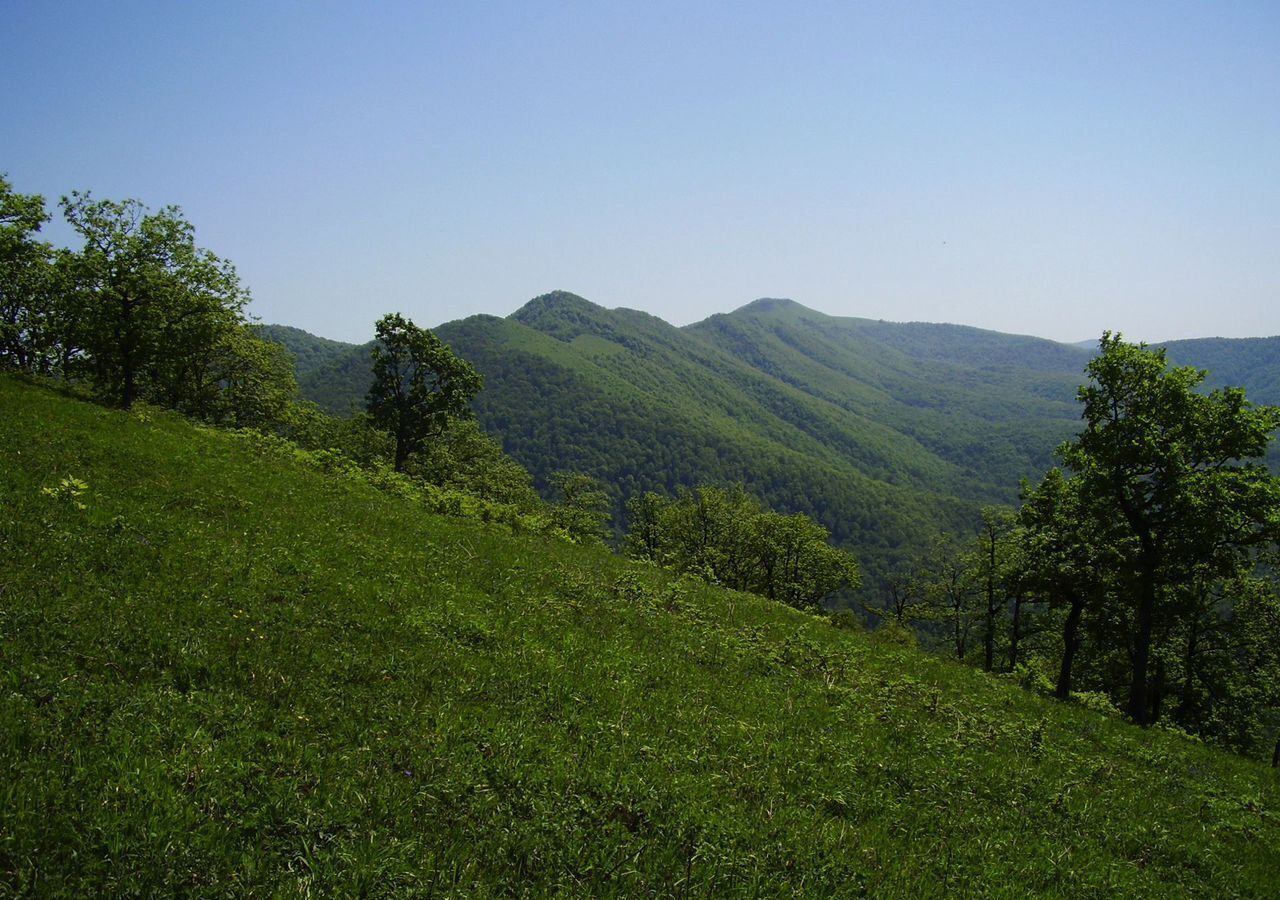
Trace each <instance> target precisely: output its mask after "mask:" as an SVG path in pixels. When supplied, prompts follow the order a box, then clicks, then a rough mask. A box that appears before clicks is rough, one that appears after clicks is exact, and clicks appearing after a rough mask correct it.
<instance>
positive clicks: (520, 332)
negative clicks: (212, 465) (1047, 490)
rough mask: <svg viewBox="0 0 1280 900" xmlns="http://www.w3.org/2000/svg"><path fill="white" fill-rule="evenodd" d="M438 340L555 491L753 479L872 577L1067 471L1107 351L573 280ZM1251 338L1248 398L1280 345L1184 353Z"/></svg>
mask: <svg viewBox="0 0 1280 900" xmlns="http://www.w3.org/2000/svg"><path fill="white" fill-rule="evenodd" d="M437 332H438V333H439V334H440V336H441V337H442V338H443V339H444V340H445V341H446V342H447V343H449V344H450V345H451V346H452V347H453V348H454V350H455V351H457V352H458V353H459V354H460V355H462V356H463V357H465V358H467V359H469V360H470V361H471V362H472V363H473V364H474V365H475V366H476V367H477V369H479V370H480V371H481V372H483V373H484V375H485V378H486V389H485V390H484V391H483V392H482V393H481V394H480V395H479V396H478V397H477V398H476V400H475V409H476V413H477V416H478V417H479V420H480V422H481V423H482V425H483V426H484V427H485V428H486V429H487V430H488V431H489V432H490V433H492V434H494V435H495V436H496V437H498V438H499V440H500V441H501V442H502V443H503V446H504V448H505V449H506V450H507V451H508V452H509V453H511V455H512V456H514V457H515V458H516V459H517V460H519V461H520V462H521V463H522V464H523V465H524V466H525V467H526V468H528V469H529V470H530V471H531V472H532V473H533V475H534V477H535V480H536V482H537V484H538V486H539V488H540V489H542V490H544V491H546V489H547V487H548V485H549V483H550V478H551V475H552V474H553V473H554V472H555V471H557V470H561V469H569V470H576V471H582V472H586V473H588V474H591V475H594V476H596V477H598V478H600V479H601V480H602V481H603V482H604V483H605V485H606V487H607V489H608V490H609V491H610V492H611V496H612V498H613V501H614V504H615V516H616V517H617V518H618V520H619V522H621V519H622V517H623V515H624V510H623V508H622V503H623V501H624V500H625V499H626V498H628V497H632V496H635V495H636V494H638V493H641V492H643V491H646V490H659V491H663V492H668V493H669V492H672V491H674V490H675V489H676V488H678V487H680V486H692V485H695V484H700V483H707V482H717V481H719V482H737V481H740V482H743V483H744V484H746V485H747V487H748V488H749V489H750V490H751V491H752V492H754V493H755V494H757V495H758V496H760V497H761V498H762V499H763V500H764V501H765V502H766V503H767V504H768V505H769V506H770V507H772V508H774V509H778V510H782V511H797V512H803V513H806V514H808V515H810V516H812V517H814V518H816V519H817V520H818V521H820V522H822V523H823V524H824V525H825V526H826V527H827V528H828V529H830V530H831V532H832V534H833V536H834V537H835V539H836V540H837V541H838V542H840V543H841V544H842V545H843V546H846V547H848V548H850V549H852V550H854V551H855V552H856V553H858V554H859V556H860V557H861V558H862V559H863V561H864V563H865V565H866V569H867V573H868V575H869V576H870V578H871V582H872V583H873V584H874V583H876V582H877V581H878V580H879V579H880V578H881V577H882V575H883V574H884V573H885V572H887V571H888V570H889V569H890V568H892V566H893V565H894V564H895V563H898V562H901V561H902V560H903V559H905V558H906V557H907V556H908V555H910V554H911V553H914V552H918V551H920V550H921V549H922V548H923V547H924V546H925V545H926V543H927V541H928V538H929V536H930V535H932V534H934V533H937V532H939V531H946V530H951V531H962V532H966V533H967V532H968V531H969V530H970V529H971V528H972V527H973V525H974V523H976V521H977V518H978V510H979V508H980V507H981V506H982V505H984V504H988V503H1011V502H1013V501H1014V500H1015V499H1016V496H1017V490H1018V484H1019V481H1020V479H1021V478H1023V477H1035V476H1038V475H1039V474H1040V473H1042V472H1043V471H1044V470H1045V469H1046V468H1047V467H1048V466H1049V465H1051V464H1052V461H1053V450H1054V448H1055V447H1056V446H1057V445H1058V444H1059V443H1061V442H1062V441H1063V440H1065V439H1066V438H1067V437H1069V436H1070V435H1071V434H1073V433H1074V432H1075V430H1076V429H1077V428H1078V425H1079V409H1078V406H1077V404H1076V401H1075V390H1076V387H1077V386H1078V385H1079V384H1080V383H1081V381H1082V379H1083V374H1082V373H1083V369H1084V365H1085V363H1086V362H1087V361H1088V359H1089V358H1090V356H1091V353H1092V351H1090V350H1087V349H1084V348H1080V347H1074V346H1068V345H1064V344H1058V343H1055V342H1052V341H1046V340H1042V339H1039V338H1033V337H1022V336H1016V335H1006V334H1001V333H998V332H991V331H984V330H981V329H976V328H968V327H964V326H958V325H932V324H924V323H908V324H902V323H892V322H884V321H877V320H871V319H852V318H838V317H832V316H826V315H823V314H821V313H818V312H815V311H813V310H810V309H807V308H805V307H803V306H801V305H800V304H797V303H794V302H792V301H789V300H759V301H756V302H754V303H751V304H748V305H747V306H745V307H743V308H741V309H739V310H737V311H735V312H733V313H728V314H724V315H717V316H713V317H711V318H710V319H707V320H706V321H704V322H700V323H697V324H695V325H691V326H688V327H686V328H676V327H674V326H671V325H669V324H667V323H666V322H664V321H662V320H660V319H657V318H655V317H653V316H650V315H647V314H645V313H641V312H637V311H634V310H624V309H619V310H607V309H604V308H602V307H600V306H597V305H596V304H593V303H590V302H589V301H587V300H584V299H582V298H580V297H576V296H574V295H572V294H567V293H564V292H556V293H552V294H548V295H545V296H542V297H538V298H536V299H534V300H532V301H530V302H529V303H528V304H526V305H525V306H524V307H522V308H521V309H520V310H518V311H517V312H515V313H514V314H512V315H511V316H510V317H508V318H505V319H501V318H497V317H493V316H474V317H472V318H469V319H466V320H461V321H458V322H451V323H448V324H446V325H444V326H441V327H440V328H439V329H437ZM276 338H277V339H279V340H281V341H282V342H284V343H286V344H287V345H291V342H292V340H293V336H292V335H290V334H284V333H277V334H276ZM1245 343H1248V346H1249V354H1248V357H1247V358H1248V360H1249V362H1248V364H1243V365H1237V366H1234V367H1230V366H1228V367H1224V370H1223V371H1221V372H1216V371H1215V377H1216V378H1218V379H1219V380H1225V381H1226V382H1227V383H1232V384H1243V385H1244V386H1246V387H1247V388H1249V389H1250V392H1251V394H1250V395H1251V396H1252V395H1253V394H1252V391H1253V385H1254V383H1257V384H1258V385H1259V388H1260V390H1262V391H1264V392H1265V390H1267V386H1268V385H1269V384H1271V383H1272V382H1274V381H1275V380H1276V373H1280V341H1277V340H1276V339H1268V340H1266V341H1259V342H1256V344H1255V343H1252V342H1226V343H1225V344H1224V345H1222V347H1221V348H1220V347H1219V344H1218V342H1215V341H1187V342H1180V343H1179V344H1178V345H1176V348H1175V349H1174V350H1173V351H1171V352H1172V353H1173V360H1174V361H1175V362H1179V363H1181V362H1191V363H1193V364H1208V363H1210V362H1219V361H1220V360H1221V358H1222V356H1223V354H1224V353H1226V352H1228V351H1227V349H1226V348H1232V347H1235V346H1236V345H1237V344H1245ZM302 350H303V352H305V353H310V351H311V347H310V346H309V345H308V344H306V343H305V342H304V343H303V344H302ZM1202 359H1203V360H1204V361H1205V362H1204V363H1201V362H1200V360H1202ZM368 360H369V347H368V346H367V345H362V346H359V347H357V346H354V345H350V344H347V345H341V346H340V347H338V348H333V349H332V357H331V359H330V361H329V363H328V364H327V365H324V366H318V367H316V368H314V369H313V370H311V371H309V372H303V371H301V370H300V374H299V380H300V386H301V390H302V392H303V395H304V396H306V397H308V398H310V399H312V400H315V401H316V402H318V403H320V404H321V405H322V406H323V407H325V408H327V409H329V410H331V411H333V412H337V413H346V412H349V411H350V410H351V409H352V408H353V406H356V407H358V406H360V405H361V404H362V403H363V397H364V392H365V391H366V390H367V388H368V384H369V362H368ZM1213 383H1217V382H1213ZM1265 396H1266V395H1265V393H1264V394H1262V395H1261V397H1263V398H1265Z"/></svg>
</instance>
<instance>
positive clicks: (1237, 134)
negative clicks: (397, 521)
mask: <svg viewBox="0 0 1280 900" xmlns="http://www.w3.org/2000/svg"><path fill="white" fill-rule="evenodd" d="M0 84H3V85H4V90H3V91H2V92H0V173H7V175H8V178H9V180H10V181H11V182H12V184H13V187H14V189H15V190H17V191H20V192H23V193H41V194H44V195H45V196H46V197H48V198H49V201H50V204H51V206H53V205H56V198H58V197H59V196H60V195H62V194H65V193H67V192H69V191H71V190H86V189H87V190H91V191H92V192H93V194H94V195H95V196H97V197H102V198H110V199H123V198H126V197H131V198H136V199H138V200H141V201H143V202H144V203H147V204H148V205H150V206H152V207H160V206H164V205H168V204H177V205H179V206H180V207H182V209H183V211H184V213H185V215H186V217H187V218H188V220H189V221H191V222H192V223H193V224H194V226H195V228H196V238H197V243H198V244H200V245H201V246H202V247H205V248H207V249H209V250H212V251H213V252H215V253H217V254H218V255H220V256H223V257H225V258H228V259H230V260H232V261H233V262H234V263H235V265H236V267H237V269H238V271H239V273H240V277H241V279H242V281H243V282H244V283H245V284H246V285H247V286H248V287H249V289H250V290H251V291H252V293H253V297H254V299H253V303H252V305H251V307H250V310H251V312H252V313H253V314H255V315H256V316H258V317H259V318H261V319H262V320H263V321H266V322H279V323H284V324H290V325H296V326H298V327H301V328H305V329H307V330H308V331H311V332H314V333H317V334H320V335H323V336H326V337H332V338H337V339H342V340H349V341H363V340H366V339H368V338H369V337H371V336H372V332H373V322H374V321H375V320H376V319H377V318H378V317H379V316H381V315H382V314H384V313H386V312H391V311H400V312H403V313H404V314H405V315H407V316H409V317H410V318H412V319H413V320H414V321H416V322H417V323H418V324H420V325H424V326H427V327H434V326H435V325H438V324H440V323H442V322H445V321H449V320H451V319H455V318H459V317H462V316H467V315H472V314H475V313H490V314H494V315H506V314H508V313H510V312H512V311H513V310H515V309H516V308H518V307H519V306H521V305H522V304H523V303H524V302H526V301H527V300H528V299H530V298H531V297H534V296H536V295H538V294H542V293H545V292H547V291H551V290H557V289H561V290H568V291H572V292H574V293H577V294H580V295H582V296H584V297H586V298H587V299H589V300H592V301H594V302H596V303H599V304H601V305H603V306H607V307H617V306H624V307H630V308H634V309H642V310H645V311H647V312H650V313H653V314H654V315H658V316H661V317H663V318H664V319H667V320H668V321H671V322H673V323H675V324H686V323H689V322H693V321H697V320H699V319H702V318H705V317H706V316H709V315H712V314H714V313H717V312H728V311H730V310H732V309H735V308H737V307H739V306H741V305H743V304H745V303H748V302H750V301H751V300H753V299H756V298H758V297H789V298H791V299H794V300H796V301H798V302H800V303H803V304H804V305H806V306H809V307H812V308H814V309H818V310H821V311H823V312H826V313H830V314H832V315H849V316H861V317H867V318H875V319H888V320H894V321H935V322H938V321H944V322H957V323H961V324H965V325H975V326H979V327H983V328H992V329H996V330H1000V331H1006V332H1014V333H1023V334H1035V335H1040V336H1043V337H1049V338H1054V339H1057V340H1064V341H1078V340H1083V339H1089V338H1095V339H1096V337H1097V336H1098V335H1099V334H1100V333H1101V332H1102V331H1103V330H1104V329H1110V330H1118V331H1121V332H1123V333H1124V335H1125V336H1126V337H1127V338H1130V339H1135V340H1136V339H1141V340H1147V341H1161V340H1168V339H1175V338H1185V337H1200V336H1210V335H1224V336H1231V337H1243V336H1260V335H1274V334H1278V333H1280V3H1276V2H1275V0H1264V2H1257V3H1250V2H1230V3H1223V2H1214V3H1208V2H1206V3H1179V2H1169V0H1166V2H1159V3H1150V4H1147V3H1117V2H1114V0H1112V2H1104V3H1091V2H1053V3H1051V2H1031V0H1024V2H1016V3H1008V4H1004V3H996V2H987V3H962V2H941V0H939V2H931V3H910V2H893V3H875V2H849V0H846V2H837V3H805V2H799V0H797V2H788V3H781V2H778V3H751V2H735V3H727V2H726V3H699V2H693V0H684V2H678V3H667V2H661V0H657V2H654V0H648V2H643V3H641V2H631V3H612V2H608V0H592V2H583V3H542V2H536V0H524V2H518V3H501V2H493V3H458V2H454V3H432V2H418V3H404V4H396V3H377V4H363V3H362V4H355V3H349V4H337V3H324V2H296V3H273V2H253V3H234V2H229V0H228V2H216V3H173V2H171V0H169V2H164V3H131V2H113V3H101V2H92V3H74V2H57V3H50V2H47V0H42V2H25V0H5V2H3V3H0ZM55 212H56V210H55ZM55 219H56V216H55ZM46 233H47V235H48V237H49V238H50V239H51V240H54V241H55V242H56V243H62V244H71V243H73V238H74V235H73V234H72V233H71V232H70V231H69V229H68V228H67V227H66V226H65V224H61V223H58V222H57V221H55V222H54V223H51V225H50V226H48V227H47V228H46Z"/></svg>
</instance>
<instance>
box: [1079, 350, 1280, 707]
mask: <svg viewBox="0 0 1280 900" xmlns="http://www.w3.org/2000/svg"><path fill="white" fill-rule="evenodd" d="M1087 372H1088V375H1089V377H1090V383H1089V384H1087V385H1085V386H1084V387H1082V388H1080V392H1079V397H1080V401H1081V403H1082V404H1083V406H1084V412H1083V416H1084V422H1085V426H1084V429H1083V430H1082V431H1081V433H1080V435H1079V436H1078V437H1077V438H1076V439H1074V440H1072V441H1069V442H1067V443H1066V444H1064V445H1063V446H1062V447H1061V448H1060V451H1059V452H1060V455H1061V457H1062V459H1063V460H1064V462H1066V464H1067V465H1068V466H1070V467H1071V469H1072V470H1074V472H1075V473H1076V475H1075V478H1076V479H1078V484H1079V486H1080V488H1079V489H1080V492H1081V499H1082V512H1084V513H1087V514H1089V515H1091V516H1092V517H1093V518H1094V519H1095V521H1098V522H1100V523H1103V524H1104V526H1108V527H1109V525H1110V523H1113V522H1114V523H1119V524H1120V526H1121V527H1120V531H1121V538H1122V539H1121V541H1120V542H1119V545H1118V546H1119V548H1120V549H1121V551H1122V552H1123V554H1124V555H1123V557H1122V559H1121V560H1120V564H1119V570H1118V573H1117V575H1118V587H1120V588H1122V590H1123V593H1122V597H1123V599H1124V600H1125V601H1126V602H1127V603H1128V605H1129V607H1130V612H1131V622H1132V636H1131V640H1132V677H1131V680H1130V688H1129V697H1128V702H1127V712H1128V715H1129V716H1130V718H1132V719H1133V720H1134V721H1135V722H1138V723H1141V724H1149V723H1150V722H1152V721H1153V720H1154V715H1153V712H1154V711H1153V709H1152V703H1151V698H1152V672H1151V664H1152V647H1153V636H1154V634H1155V631H1156V627H1157V624H1158V622H1159V621H1160V620H1161V619H1162V618H1163V619H1168V618H1171V617H1176V616H1177V615H1178V614H1179V612H1180V608H1179V604H1182V603H1184V602H1185V601H1186V587H1187V586H1188V585H1189V584H1190V583H1192V580H1193V579H1192V575H1193V574H1195V575H1196V576H1197V577H1205V576H1209V577H1214V578H1228V577H1231V576H1233V575H1235V574H1237V573H1239V572H1240V571H1241V570H1242V569H1243V568H1245V567H1247V566H1248V565H1249V563H1250V560H1251V557H1252V555H1253V554H1254V553H1255V552H1256V550H1257V549H1258V548H1260V547H1261V546H1263V545H1265V544H1266V543H1267V542H1268V541H1273V540H1274V539H1275V535H1276V533H1277V528H1278V527H1280V486H1278V483H1277V480H1276V478H1275V477H1274V476H1272V475H1271V473H1270V472H1269V471H1268V470H1267V469H1266V468H1265V466H1263V465H1261V464H1259V463H1257V462H1253V460H1256V459H1258V458H1259V457H1261V456H1262V455H1263V453H1264V452H1265V450H1266V446H1267V441H1268V439H1269V436H1270V434H1271V432H1273V431H1275V430H1276V428H1277V427H1280V408H1277V407H1267V406H1253V405H1252V404H1250V403H1249V402H1248V401H1247V400H1246V399H1245V395H1244V391H1243V390H1241V389H1239V388H1227V389H1225V390H1215V391H1213V392H1212V393H1208V394H1205V393H1198V392H1197V391H1196V388H1197V386H1199V385H1200V383H1201V382H1202V381H1203V380H1204V377H1205V374H1206V373H1204V372H1203V371H1199V370H1197V369H1193V368H1190V367H1183V368H1174V369H1169V368H1168V367H1167V365H1166V362H1165V354H1164V351H1162V350H1151V349H1148V348H1147V347H1145V346H1144V345H1135V344H1128V343H1125V342H1124V341H1123V340H1122V339H1121V338H1120V336H1119V335H1114V336H1113V335H1112V334H1110V333H1109V332H1108V333H1106V334H1104V335H1103V337H1102V341H1101V344H1100V353H1099V354H1098V356H1096V357H1095V358H1094V359H1093V360H1092V361H1091V362H1090V363H1089V365H1088V368H1087Z"/></svg>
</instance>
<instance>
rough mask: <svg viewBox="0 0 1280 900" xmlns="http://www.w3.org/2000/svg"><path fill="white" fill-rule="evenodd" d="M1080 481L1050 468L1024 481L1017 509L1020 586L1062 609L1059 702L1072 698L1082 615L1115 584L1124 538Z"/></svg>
mask: <svg viewBox="0 0 1280 900" xmlns="http://www.w3.org/2000/svg"><path fill="white" fill-rule="evenodd" d="M1082 484H1083V483H1082V482H1081V481H1080V480H1079V479H1073V478H1068V477H1067V476H1065V475H1064V474H1063V472H1062V470H1061V469H1051V470H1050V471H1049V473H1048V474H1047V475H1045V477H1044V479H1043V480H1042V481H1041V482H1040V484H1039V485H1037V486H1036V487H1035V488H1031V487H1030V486H1027V485H1025V484H1024V487H1023V503H1022V507H1021V509H1019V511H1018V519H1019V523H1020V524H1021V526H1022V528H1021V531H1020V532H1019V541H1020V555H1019V564H1020V566H1021V571H1020V572H1019V577H1020V579H1021V581H1022V587H1023V588H1024V589H1025V590H1028V591H1033V592H1036V593H1039V594H1040V595H1042V596H1043V597H1045V598H1046V599H1047V601H1048V603H1049V606H1050V608H1051V609H1053V610H1056V611H1059V612H1060V613H1065V618H1064V619H1063V622H1062V649H1061V657H1060V660H1059V667H1058V679H1057V684H1056V688H1055V694H1056V696H1057V697H1058V698H1059V699H1062V700H1065V699H1067V698H1068V697H1070V696H1071V690H1072V676H1073V672H1074V668H1075V662H1076V658H1077V655H1078V654H1079V651H1080V648H1081V644H1082V641H1083V639H1084V637H1083V636H1084V634H1085V628H1084V624H1085V623H1084V621H1083V620H1084V617H1085V614H1086V613H1090V614H1097V613H1098V612H1099V610H1100V607H1102V605H1103V604H1104V603H1106V602H1107V600H1108V598H1109V597H1110V595H1111V592H1112V591H1113V590H1114V587H1115V579H1114V575H1113V572H1114V569H1115V565H1116V562H1117V558H1118V557H1117V554H1119V553H1121V552H1122V551H1123V547H1122V546H1121V545H1120V542H1121V541H1123V540H1124V536H1123V535H1121V534H1117V533H1116V531H1117V529H1116V528H1115V527H1114V526H1115V522H1114V521H1109V520H1106V519H1104V518H1102V517H1100V516H1099V515H1097V512H1098V511H1097V510H1090V509H1089V508H1088V506H1087V502H1088V501H1087V498H1085V497H1083V496H1082V494H1081V489H1082Z"/></svg>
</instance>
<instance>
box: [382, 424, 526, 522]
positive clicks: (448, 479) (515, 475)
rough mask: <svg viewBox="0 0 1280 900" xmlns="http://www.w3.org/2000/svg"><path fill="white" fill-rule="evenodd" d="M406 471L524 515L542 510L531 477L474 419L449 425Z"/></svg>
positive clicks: (412, 461)
mask: <svg viewBox="0 0 1280 900" xmlns="http://www.w3.org/2000/svg"><path fill="white" fill-rule="evenodd" d="M405 468H406V471H407V472H408V473H409V474H410V475H413V476H415V477H417V478H421V479H422V480H423V481H426V482H428V483H430V484H435V485H439V486H440V487H448V488H453V489H455V490H460V491H466V492H467V493H470V494H475V495H476V496H477V497H483V498H485V499H486V500H495V501H498V502H500V503H510V504H511V505H513V506H516V507H517V508H519V509H521V510H525V511H533V510H536V509H539V508H541V507H542V500H541V498H540V497H539V496H538V493H537V491H535V490H534V489H533V476H531V475H530V474H529V473H528V472H527V471H526V470H525V468H524V467H523V466H521V465H520V464H519V463H518V462H516V461H515V460H514V459H512V458H511V457H509V456H507V455H506V454H505V453H503V452H502V447H501V446H500V445H499V444H498V443H497V441H495V440H494V439H493V438H491V437H490V436H489V435H488V434H486V433H485V431H484V429H483V428H481V427H480V425H479V423H477V422H476V421H475V420H474V419H459V420H455V421H453V422H450V423H449V427H448V428H446V429H445V431H444V433H443V434H441V435H440V436H439V437H438V438H437V439H436V440H434V441H431V442H430V443H428V444H427V445H426V446H424V447H423V448H422V450H420V451H419V452H418V453H416V454H414V456H413V457H411V458H410V460H409V462H408V464H407V465H406V467H405Z"/></svg>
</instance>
